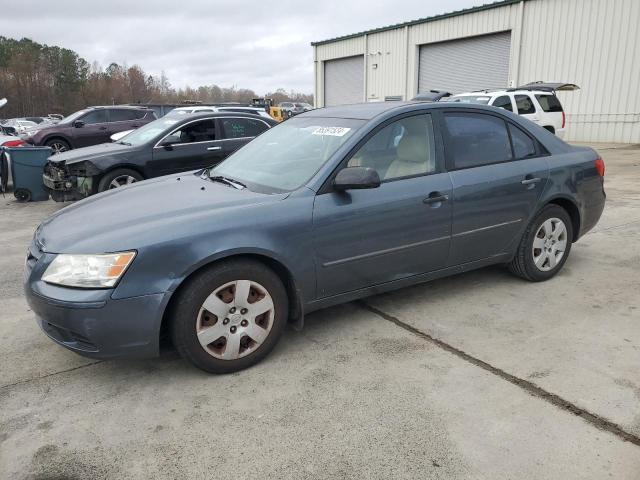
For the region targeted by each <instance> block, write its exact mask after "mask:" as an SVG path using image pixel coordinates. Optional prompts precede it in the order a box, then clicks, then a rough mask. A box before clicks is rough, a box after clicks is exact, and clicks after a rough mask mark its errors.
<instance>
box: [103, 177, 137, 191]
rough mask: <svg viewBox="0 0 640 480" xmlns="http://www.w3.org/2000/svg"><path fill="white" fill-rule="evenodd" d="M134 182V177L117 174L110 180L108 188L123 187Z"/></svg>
mask: <svg viewBox="0 0 640 480" xmlns="http://www.w3.org/2000/svg"><path fill="white" fill-rule="evenodd" d="M135 182H136V179H135V177H132V176H131V175H119V176H117V177H116V178H114V179H113V180H111V182H110V183H109V190H111V189H112V188H119V187H124V186H125V185H130V184H132V183H135Z"/></svg>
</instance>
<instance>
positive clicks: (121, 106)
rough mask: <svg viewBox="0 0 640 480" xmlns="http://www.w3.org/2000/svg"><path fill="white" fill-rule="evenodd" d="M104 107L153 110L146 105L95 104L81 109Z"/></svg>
mask: <svg viewBox="0 0 640 480" xmlns="http://www.w3.org/2000/svg"><path fill="white" fill-rule="evenodd" d="M102 108H118V109H121V108H122V109H125V110H151V109H150V108H149V107H146V106H144V105H140V106H137V105H93V106H90V107H85V108H82V109H81V110H99V109H102Z"/></svg>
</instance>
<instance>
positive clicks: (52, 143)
mask: <svg viewBox="0 0 640 480" xmlns="http://www.w3.org/2000/svg"><path fill="white" fill-rule="evenodd" d="M44 144H45V146H46V147H49V148H50V149H51V154H52V155H57V154H58V153H62V152H66V151H67V150H71V145H69V144H68V143H67V142H66V141H64V140H62V139H61V138H52V139H51V140H47V141H46V142H44Z"/></svg>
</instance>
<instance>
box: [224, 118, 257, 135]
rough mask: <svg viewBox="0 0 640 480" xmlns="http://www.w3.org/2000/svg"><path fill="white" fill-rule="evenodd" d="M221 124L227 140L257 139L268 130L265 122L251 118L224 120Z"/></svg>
mask: <svg viewBox="0 0 640 480" xmlns="http://www.w3.org/2000/svg"><path fill="white" fill-rule="evenodd" d="M220 123H222V129H223V130H224V136H225V138H245V137H257V136H258V135H260V134H261V133H262V132H264V131H265V130H266V129H267V128H268V127H267V125H266V124H265V123H264V122H261V121H260V120H252V119H250V118H222V119H221V120H220Z"/></svg>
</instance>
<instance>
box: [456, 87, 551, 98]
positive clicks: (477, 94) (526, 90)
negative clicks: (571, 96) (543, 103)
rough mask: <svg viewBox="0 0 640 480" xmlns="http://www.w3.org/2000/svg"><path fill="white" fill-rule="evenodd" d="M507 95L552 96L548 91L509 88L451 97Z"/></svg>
mask: <svg viewBox="0 0 640 480" xmlns="http://www.w3.org/2000/svg"><path fill="white" fill-rule="evenodd" d="M507 93H534V94H536V95H553V92H551V91H549V90H536V89H528V88H522V89H519V88H509V89H502V90H478V91H476V92H464V93H456V94H455V95H452V96H453V97H477V96H487V97H488V96H491V95H506V94H507Z"/></svg>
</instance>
